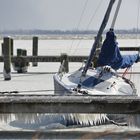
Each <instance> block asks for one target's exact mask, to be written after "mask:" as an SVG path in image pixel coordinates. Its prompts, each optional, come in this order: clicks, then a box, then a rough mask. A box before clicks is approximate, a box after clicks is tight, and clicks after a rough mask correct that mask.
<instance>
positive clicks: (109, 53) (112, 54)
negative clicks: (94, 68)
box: [97, 30, 139, 70]
mask: <svg viewBox="0 0 140 140" xmlns="http://www.w3.org/2000/svg"><path fill="white" fill-rule="evenodd" d="M138 59H139V55H138V54H135V55H121V53H120V50H119V47H118V43H117V42H116V36H115V34H114V32H113V31H112V30H110V31H109V32H107V34H106V39H105V40H104V42H103V45H102V48H101V52H100V54H99V58H98V62H97V63H98V66H105V65H108V66H111V67H112V68H113V69H115V70H117V69H119V68H128V67H131V66H132V65H133V64H134V62H137V60H138Z"/></svg>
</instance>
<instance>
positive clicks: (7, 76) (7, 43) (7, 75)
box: [3, 37, 11, 80]
mask: <svg viewBox="0 0 140 140" xmlns="http://www.w3.org/2000/svg"><path fill="white" fill-rule="evenodd" d="M3 53H4V70H3V74H4V80H11V39H10V38H9V37H5V38H4V43H3Z"/></svg>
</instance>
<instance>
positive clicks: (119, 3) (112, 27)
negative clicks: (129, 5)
mask: <svg viewBox="0 0 140 140" xmlns="http://www.w3.org/2000/svg"><path fill="white" fill-rule="evenodd" d="M121 3H122V0H119V1H118V5H117V8H116V11H115V15H114V18H113V21H112V24H111V29H114V26H115V22H116V19H117V16H118V13H119V9H120V7H121Z"/></svg>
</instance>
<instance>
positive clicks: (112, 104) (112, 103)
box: [0, 95, 140, 114]
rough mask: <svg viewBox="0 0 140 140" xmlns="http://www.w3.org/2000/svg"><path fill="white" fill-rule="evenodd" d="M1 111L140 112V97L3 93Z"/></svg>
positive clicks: (0, 100)
mask: <svg viewBox="0 0 140 140" xmlns="http://www.w3.org/2000/svg"><path fill="white" fill-rule="evenodd" d="M0 113H110V114H140V97H138V96H116V95H114V96H111V95H109V96H96V95H95V96H87V95H86V96H79V95H77V96H57V95H1V96H0Z"/></svg>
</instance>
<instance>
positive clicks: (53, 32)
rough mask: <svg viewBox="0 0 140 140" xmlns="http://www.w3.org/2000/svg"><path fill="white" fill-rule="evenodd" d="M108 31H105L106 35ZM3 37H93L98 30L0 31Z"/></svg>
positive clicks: (131, 31) (135, 31) (128, 31)
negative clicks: (6, 35) (10, 35)
mask: <svg viewBox="0 0 140 140" xmlns="http://www.w3.org/2000/svg"><path fill="white" fill-rule="evenodd" d="M107 31H108V30H105V31H104V33H106V32H107ZM115 32H116V34H138V33H140V30H138V29H136V28H133V29H117V30H115ZM0 34H1V35H4V34H13V35H32V34H36V35H76V34H81V35H88V34H89V35H91V34H97V30H65V31H64V30H40V29H34V30H4V31H0Z"/></svg>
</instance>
